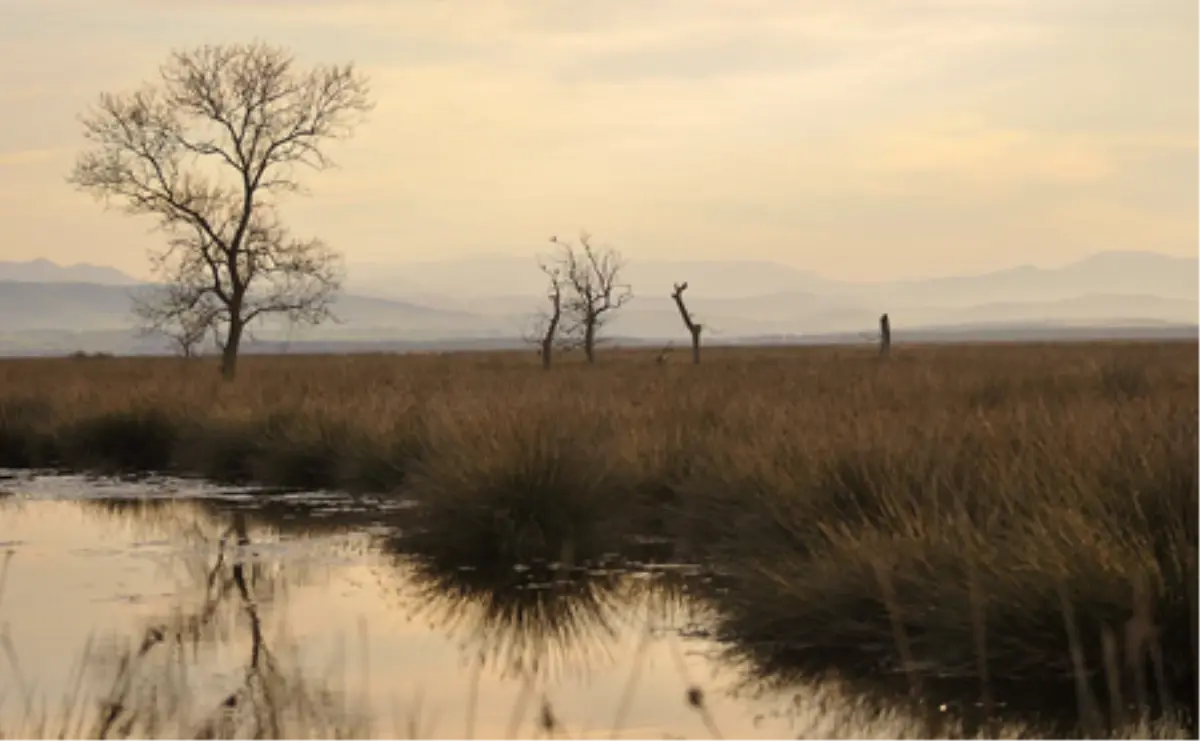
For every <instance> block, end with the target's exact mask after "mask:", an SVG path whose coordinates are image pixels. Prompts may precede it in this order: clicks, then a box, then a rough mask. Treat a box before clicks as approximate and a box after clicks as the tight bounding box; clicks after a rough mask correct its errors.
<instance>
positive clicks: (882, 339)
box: [879, 314, 892, 358]
mask: <svg viewBox="0 0 1200 741" xmlns="http://www.w3.org/2000/svg"><path fill="white" fill-rule="evenodd" d="M891 353H892V323H891V321H890V320H889V319H888V315H887V314H884V315H883V316H881V317H879V357H881V358H886V357H888V356H889V355H891Z"/></svg>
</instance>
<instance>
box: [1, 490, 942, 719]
mask: <svg viewBox="0 0 1200 741" xmlns="http://www.w3.org/2000/svg"><path fill="white" fill-rule="evenodd" d="M0 476H2V477H3V478H2V479H0V490H3V494H0V559H6V560H5V561H4V562H3V566H0V570H2V575H0V639H2V640H0V642H2V643H3V646H2V648H3V651H0V703H2V704H0V736H9V735H17V734H18V733H28V734H33V735H58V734H60V733H67V734H80V735H93V736H94V735H100V734H103V735H110V736H118V735H123V734H130V735H155V734H157V735H166V736H179V735H191V736H196V735H201V736H206V735H209V736H211V735H242V736H244V735H247V734H253V733H264V734H266V735H279V734H283V735H291V736H296V735H318V734H319V735H322V736H325V737H328V736H329V735H353V736H363V735H374V736H383V737H395V736H405V735H407V736H419V737H463V736H464V735H465V736H475V737H504V736H526V737H528V736H532V735H559V736H574V737H580V736H594V737H610V736H617V735H620V736H639V737H676V738H677V737H692V738H695V737H712V736H716V735H722V736H733V737H743V738H744V737H793V738H795V737H797V736H808V737H828V736H834V735H844V736H849V737H862V736H879V737H897V736H901V735H911V734H916V735H921V734H922V731H921V730H919V729H915V728H911V727H910V724H909V721H908V720H906V719H905V718H904V717H903V716H901V715H897V714H884V715H882V716H881V715H879V714H867V713H866V711H864V710H863V709H862V708H861V707H859V706H857V705H856V704H855V703H854V702H851V701H849V700H845V699H842V698H840V696H837V695H836V694H835V693H833V691H832V690H829V689H828V688H822V689H821V690H820V691H818V690H816V689H814V688H810V687H795V688H789V689H788V690H786V691H773V692H769V693H767V692H762V691H756V690H752V688H751V687H750V686H748V685H747V684H746V681H745V680H746V679H747V678H746V676H745V674H744V673H743V671H742V670H740V669H739V668H738V667H735V666H731V665H729V664H727V663H725V662H724V661H723V659H722V652H721V650H720V646H718V645H715V644H714V643H713V642H711V641H710V640H708V639H707V638H706V637H705V636H706V633H705V629H704V628H705V616H704V614H703V611H702V610H701V609H700V608H699V607H696V606H695V605H694V604H692V603H691V602H690V601H689V598H688V594H689V589H690V587H691V585H693V584H694V583H695V582H696V580H699V579H703V578H704V577H703V576H702V575H701V574H699V573H698V571H697V570H695V569H694V568H692V567H690V566H689V565H687V564H678V563H670V562H665V563H664V562H662V560H661V559H654V558H649V557H648V558H646V559H644V560H638V559H636V558H633V559H631V558H629V557H628V556H627V557H625V558H623V559H622V560H620V561H617V560H616V559H614V560H613V561H612V562H611V563H604V564H590V565H588V566H587V568H575V569H565V568H564V567H562V566H561V565H556V564H550V565H545V566H539V565H536V564H534V565H529V566H524V565H518V566H517V567H515V568H514V567H511V566H510V567H500V566H494V565H493V566H494V567H493V568H489V567H488V565H482V566H481V567H479V568H474V569H471V568H461V569H458V570H457V571H455V572H445V571H438V570H437V569H436V568H431V567H430V566H429V564H426V563H423V562H422V561H421V559H420V558H419V557H417V556H415V555H413V554H411V553H406V552H405V550H404V530H405V512H406V509H405V508H404V507H402V506H396V505H394V504H392V505H388V504H387V503H385V502H382V501H370V500H362V499H357V500H352V499H350V498H348V497H341V496H338V495H333V494H328V493H320V494H317V493H308V494H305V493H299V494H297V493H291V494H279V493H270V492H259V491H252V490H242V489H236V488H221V487H215V486H210V485H205V484H202V483H197V482H190V481H189V482H184V481H178V480H170V479H162V480H149V481H147V480H143V481H140V482H123V481H119V480H112V479H93V478H84V477H74V476H51V475H47V476H38V475H31V474H25V473H20V474H18V473H16V472H7V473H5V472H2V471H0ZM646 548H647V551H648V552H652V551H653V550H654V547H653V544H647V546H646ZM926 732H927V731H926Z"/></svg>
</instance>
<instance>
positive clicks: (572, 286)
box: [550, 232, 633, 363]
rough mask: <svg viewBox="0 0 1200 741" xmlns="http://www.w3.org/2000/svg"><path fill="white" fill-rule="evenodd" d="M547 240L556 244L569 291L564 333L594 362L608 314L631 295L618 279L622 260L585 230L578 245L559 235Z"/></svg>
mask: <svg viewBox="0 0 1200 741" xmlns="http://www.w3.org/2000/svg"><path fill="white" fill-rule="evenodd" d="M550 241H551V242H553V243H555V244H557V245H559V246H560V247H561V250H560V252H559V255H558V258H557V262H556V267H557V268H558V269H559V270H560V271H561V275H562V280H563V285H564V287H565V288H566V289H567V291H568V293H567V295H566V296H565V297H563V298H564V304H563V317H564V319H566V322H567V323H566V325H565V328H564V330H565V331H564V333H563V334H564V335H566V336H567V337H568V338H571V339H574V340H577V341H578V342H579V344H580V345H582V347H583V352H584V355H585V356H586V357H587V361H588V362H589V363H595V362H596V342H597V339H598V337H599V335H600V332H601V330H602V329H603V328H604V325H605V323H607V321H608V319H609V318H610V314H611V313H612V312H614V311H616V310H617V309H620V308H621V307H622V306H624V305H625V304H626V303H628V302H629V300H630V299H632V298H633V291H632V290H631V289H630V287H629V286H628V285H627V284H624V283H621V282H620V279H621V271H622V270H624V269H625V260H624V258H622V256H621V253H619V252H617V250H615V249H614V248H612V247H596V246H594V245H593V244H592V242H591V236H590V235H588V234H587V233H586V232H585V233H584V234H582V235H581V236H580V238H579V246H578V247H576V246H574V245H572V244H570V243H569V242H564V241H562V240H560V239H559V238H558V237H551V238H550Z"/></svg>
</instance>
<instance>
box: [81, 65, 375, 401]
mask: <svg viewBox="0 0 1200 741" xmlns="http://www.w3.org/2000/svg"><path fill="white" fill-rule="evenodd" d="M159 76H160V78H161V79H160V80H159V82H158V84H156V85H146V86H144V87H143V88H142V89H140V90H138V91H136V92H132V93H125V94H111V93H104V94H102V95H101V96H100V99H99V102H98V104H97V105H96V106H94V107H93V108H92V109H91V110H89V111H88V113H87V114H85V116H84V117H83V119H82V122H83V127H84V135H85V137H86V138H87V139H88V140H89V141H90V142H91V143H92V144H93V145H94V147H93V148H92V149H91V150H89V151H86V152H85V153H83V154H82V155H81V156H80V157H79V159H78V161H77V162H76V164H75V168H74V170H73V171H72V173H71V175H70V177H69V181H70V182H72V183H73V184H74V185H76V186H77V187H79V188H80V189H82V190H85V191H89V192H91V193H93V194H94V195H96V196H97V197H99V198H100V199H102V200H103V201H104V202H105V204H106V205H108V204H111V203H113V202H114V201H115V202H117V203H119V204H120V205H121V206H122V208H123V209H124V211H125V212H126V213H129V214H133V215H145V216H153V217H155V218H156V219H157V226H158V228H159V229H161V230H163V231H164V232H166V233H167V234H168V235H170V240H169V243H168V246H167V247H166V248H165V249H163V250H161V251H156V252H154V253H152V255H151V260H152V262H153V264H154V265H153V266H154V268H155V271H156V273H157V274H158V275H159V277H160V278H161V279H162V282H164V283H166V284H167V285H168V286H169V288H168V289H166V290H165V291H163V292H162V293H160V294H159V296H158V298H159V299H160V300H161V302H162V303H161V304H160V313H161V314H162V315H164V316H174V317H183V316H188V319H187V324H188V326H194V325H196V324H199V323H203V322H205V321H208V322H210V327H219V328H220V329H219V333H220V334H219V336H220V338H221V339H220V342H219V344H220V346H221V351H222V358H221V372H222V374H223V375H224V376H225V377H226V378H232V377H233V375H234V373H235V372H236V368H237V358H238V350H239V348H240V346H241V341H242V337H243V335H244V333H245V330H246V327H247V325H248V324H249V323H250V322H252V321H253V320H254V319H256V318H258V317H259V316H262V315H264V314H271V313H283V314H287V315H288V317H289V319H291V320H293V321H302V322H312V323H317V322H320V321H322V320H324V319H326V318H328V316H329V311H328V306H329V303H330V301H331V300H332V298H333V296H334V295H335V293H336V291H337V289H338V288H339V286H340V280H339V273H338V265H337V261H336V259H335V256H334V255H333V253H332V252H330V250H329V249H328V248H326V247H325V246H324V244H322V243H321V242H319V241H317V240H299V239H293V238H291V237H290V236H289V235H288V233H287V231H286V229H285V228H284V227H283V226H282V225H281V224H280V223H279V220H278V217H277V211H276V205H277V203H276V201H277V198H278V197H279V196H281V195H283V194H287V193H299V192H303V188H302V186H301V185H300V182H299V180H298V179H297V178H298V174H297V170H299V169H301V168H304V167H307V168H310V169H313V170H323V169H326V168H328V167H330V166H332V162H331V161H330V160H329V159H328V158H327V156H326V155H325V154H324V153H323V152H322V147H323V145H324V144H326V143H327V142H329V141H331V140H334V139H339V138H344V137H346V136H349V135H350V134H351V133H352V132H353V129H354V127H355V126H356V125H357V123H358V122H359V121H360V120H361V118H362V116H363V115H364V114H365V113H366V112H367V111H369V110H370V108H371V103H370V101H369V95H368V86H367V82H366V80H365V79H364V78H363V77H361V76H360V75H359V74H358V73H357V72H356V71H355V69H354V67H353V65H344V66H317V67H314V68H312V69H309V70H301V69H298V68H297V65H296V63H295V60H294V58H293V57H292V55H291V54H290V53H288V52H287V51H285V50H283V49H279V48H276V47H272V46H269V45H266V44H263V43H259V42H255V43H249V44H234V45H228V46H222V45H218V46H213V45H208V46H202V47H198V48H195V49H191V50H186V51H176V52H173V53H172V55H171V57H170V59H169V60H168V61H167V63H166V64H164V65H163V66H162V67H161V68H160V70H159ZM180 326H182V325H180Z"/></svg>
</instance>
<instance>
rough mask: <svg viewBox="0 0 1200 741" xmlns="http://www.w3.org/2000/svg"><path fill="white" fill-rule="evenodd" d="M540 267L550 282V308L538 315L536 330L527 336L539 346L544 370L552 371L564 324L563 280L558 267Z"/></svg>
mask: <svg viewBox="0 0 1200 741" xmlns="http://www.w3.org/2000/svg"><path fill="white" fill-rule="evenodd" d="M538 267H539V268H541V271H542V272H543V273H545V274H546V277H547V278H548V279H549V281H550V289H549V290H548V291H547V293H546V298H547V299H548V300H549V302H550V308H549V309H546V310H543V311H542V312H541V313H539V314H538V315H537V317H536V319H535V327H534V330H533V332H532V333H530V334H529V335H527V339H529V340H531V341H533V342H536V343H537V344H538V355H539V356H541V358H542V368H544V369H546V370H550V365H551V363H552V362H553V361H552V358H553V356H554V345H555V341H556V340H557V339H558V327H559V324H560V323H561V322H562V289H563V278H562V270H561V269H560V268H559V266H558V265H554V264H551V263H547V262H545V261H538Z"/></svg>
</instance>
